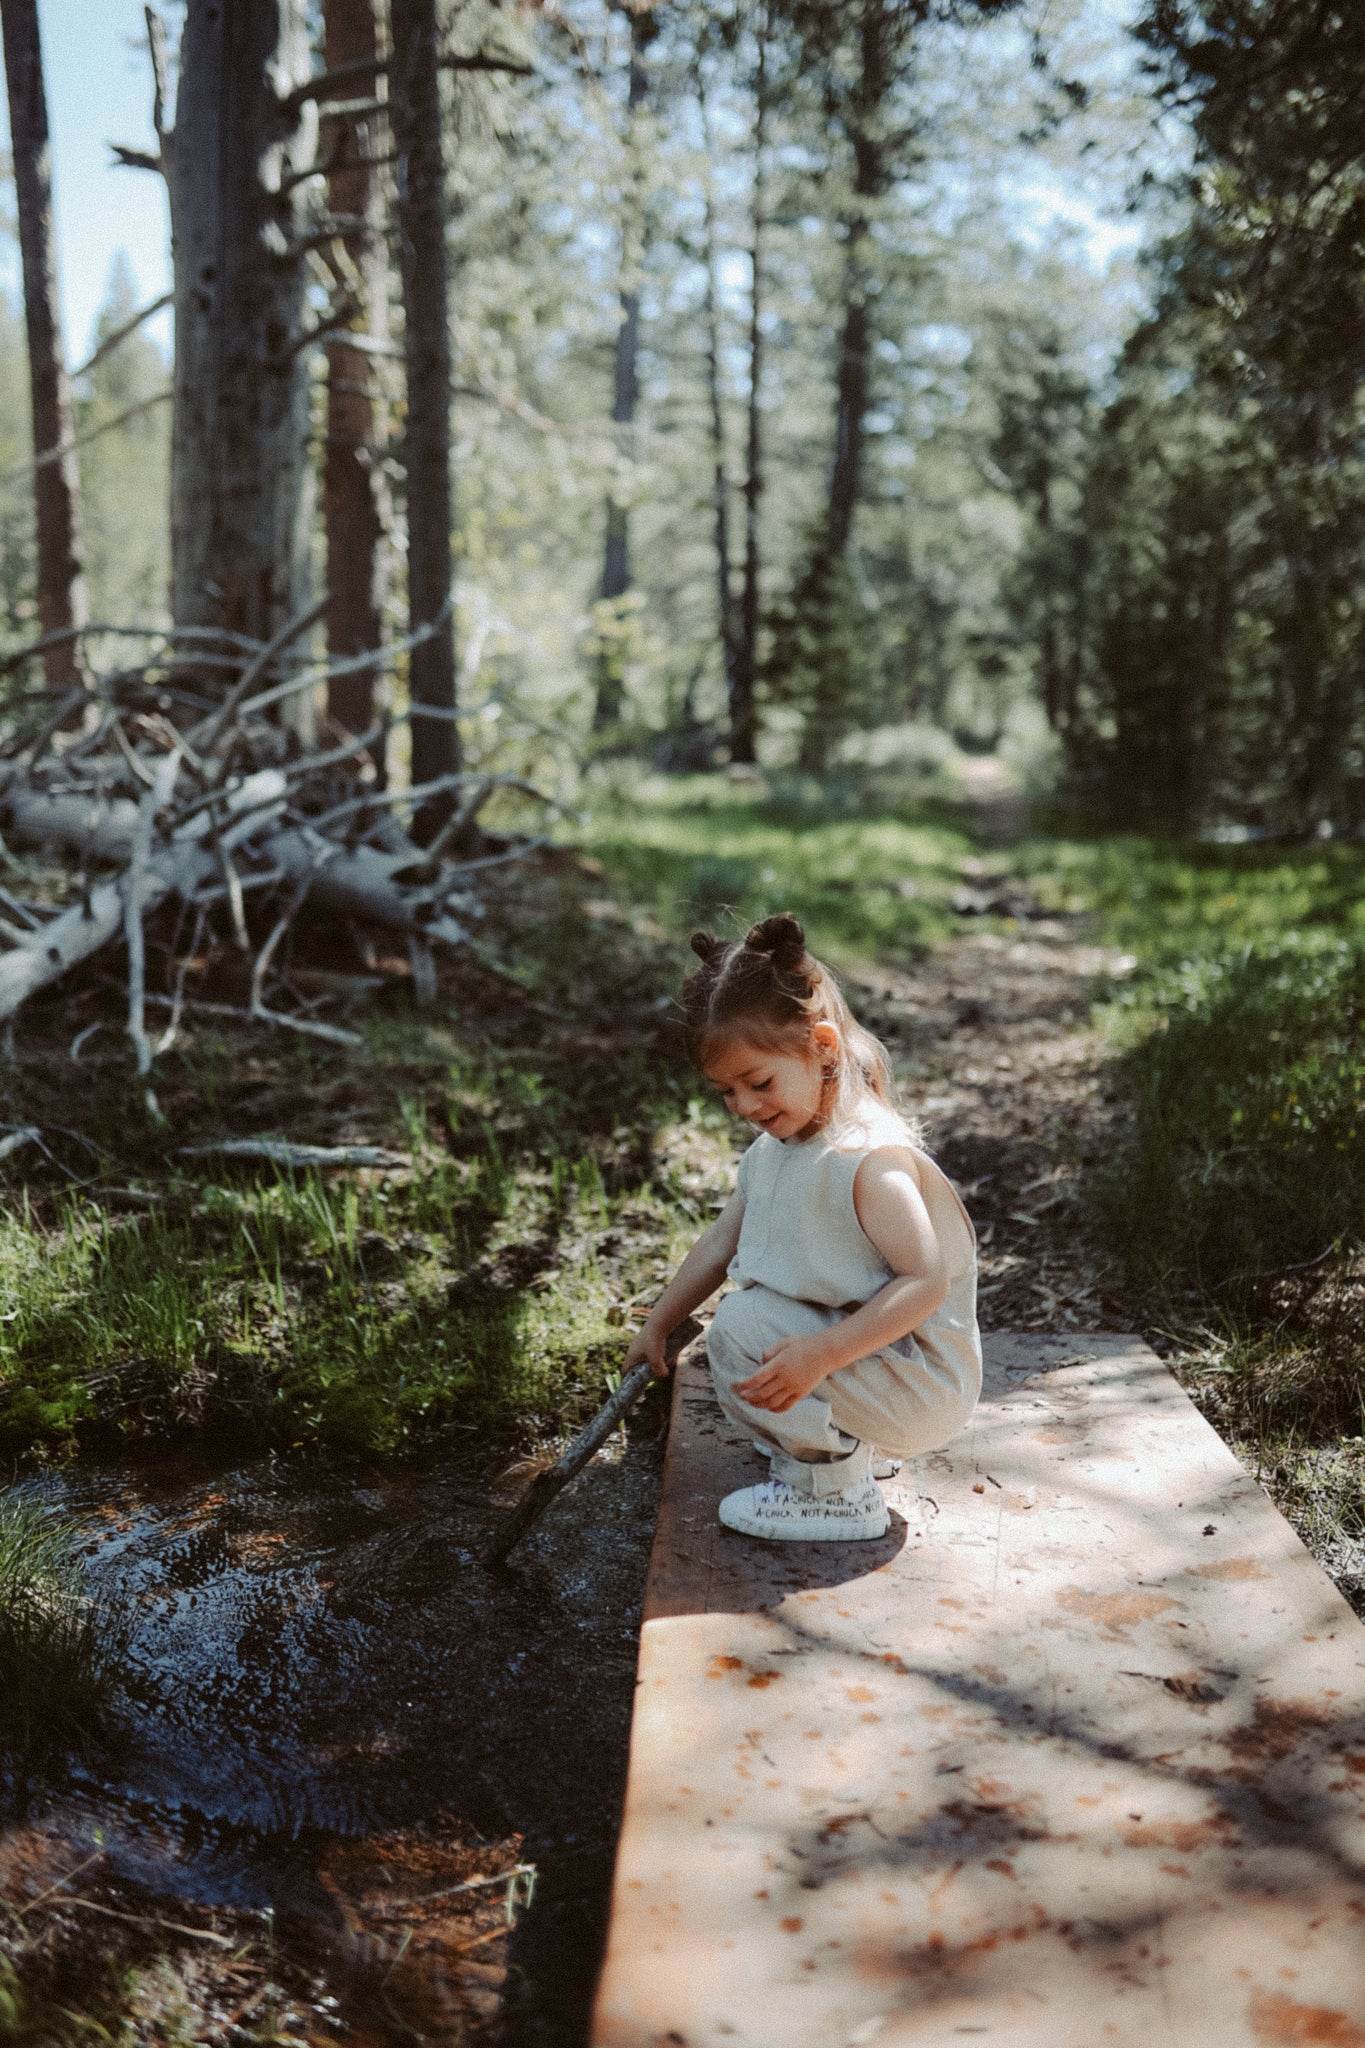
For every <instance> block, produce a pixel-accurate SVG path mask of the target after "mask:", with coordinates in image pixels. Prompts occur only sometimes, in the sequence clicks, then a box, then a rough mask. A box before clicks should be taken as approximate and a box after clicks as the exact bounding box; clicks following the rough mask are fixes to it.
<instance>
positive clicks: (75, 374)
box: [71, 292, 175, 630]
mask: <svg viewBox="0 0 1365 2048" xmlns="http://www.w3.org/2000/svg"><path fill="white" fill-rule="evenodd" d="M174 303H175V293H174V292H163V293H162V294H161V297H160V298H159V299H153V300H152V302H151V304H150V305H149V306H143V307H142V308H141V309H140V310H139V311H138V312H136V313H134V314H133V316H132V318H131V320H125V321H124V323H123V325H122V326H121V327H116V328H115V329H114V331H113V333H112V334H106V335H105V337H104V340H103V341H102V342H101V343H100V345H99V347H98V348H97V349H96V350H95V353H94V354H93V355H92V356H87V357H86V359H85V361H84V362H83V363H82V364H81V366H80V368H79V370H73V371H72V372H71V376H72V380H73V382H74V381H75V380H76V379H78V378H80V377H88V376H89V375H90V372H91V371H92V370H97V369H98V368H99V366H100V364H101V363H102V362H103V361H104V359H105V357H106V356H111V355H112V354H113V353H114V350H115V349H116V348H119V347H120V346H121V345H122V344H123V343H124V342H125V341H127V339H128V337H129V335H130V334H136V333H137V330H138V328H139V327H141V325H142V323H143V322H144V320H150V319H151V317H152V315H153V314H154V313H159V312H160V311H161V309H162V307H163V306H171V305H174ZM87 630H88V629H87Z"/></svg>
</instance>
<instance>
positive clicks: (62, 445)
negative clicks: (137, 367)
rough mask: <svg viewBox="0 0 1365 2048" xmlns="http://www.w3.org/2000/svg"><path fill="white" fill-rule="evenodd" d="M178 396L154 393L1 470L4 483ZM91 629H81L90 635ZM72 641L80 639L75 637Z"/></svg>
mask: <svg viewBox="0 0 1365 2048" xmlns="http://www.w3.org/2000/svg"><path fill="white" fill-rule="evenodd" d="M174 396H175V394H174V392H173V391H172V390H171V388H170V386H169V385H167V387H166V389H165V390H164V391H154V392H153V393H152V395H151V397H150V398H139V400H138V401H137V404H136V405H125V406H124V408H123V410H122V412H116V413H113V414H111V416H110V417H109V418H108V419H107V420H101V421H100V423H99V425H98V426H97V427H87V428H86V430H85V432H84V433H83V434H71V435H69V436H68V438H67V439H66V440H65V441H59V442H58V443H57V445H56V447H55V448H44V450H43V452H42V454H41V455H30V456H26V457H25V459H24V460H23V461H22V462H13V463H11V464H10V466H9V468H8V469H0V483H4V484H11V483H18V482H19V480H20V479H21V478H22V477H26V476H32V475H33V472H34V471H35V470H36V469H47V468H48V467H49V466H50V464H52V463H54V462H63V461H65V459H66V457H67V456H68V455H74V454H75V452H76V450H77V449H78V448H88V447H89V445H90V443H91V442H92V441H98V440H99V439H100V438H101V436H102V435H104V434H112V433H113V432H114V431H115V429H116V428H118V427H126V426H127V424H128V422H129V420H135V419H140V418H141V416H142V414H143V413H144V412H151V411H153V410H154V408H155V407H156V406H158V405H169V404H170V402H171V399H172V398H173V397H174ZM89 630H90V629H89V627H88V626H87V627H83V628H81V629H80V631H81V632H83V633H88V632H89ZM71 637H73V638H74V637H76V636H75V634H74V633H73V634H72V636H71Z"/></svg>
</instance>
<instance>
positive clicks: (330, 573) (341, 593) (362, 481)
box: [322, 0, 388, 733]
mask: <svg viewBox="0 0 1365 2048" xmlns="http://www.w3.org/2000/svg"><path fill="white" fill-rule="evenodd" d="M323 51H324V63H325V67H326V69H327V70H329V71H331V70H334V69H336V68H337V67H338V66H339V65H344V64H351V63H364V62H365V61H367V60H373V59H374V58H376V57H377V56H378V55H379V37H378V31H377V24H376V21H375V6H374V0H326V10H325V26H324V45H323ZM380 119H381V117H380V116H379V115H376V114H359V115H356V114H343V115H336V116H332V117H330V118H329V117H327V116H326V115H325V113H324V124H325V126H324V133H325V135H326V137H327V154H328V157H329V161H330V164H331V169H330V171H329V174H328V180H327V202H328V205H329V207H330V209H331V211H332V213H333V214H334V215H337V216H339V217H340V218H341V219H343V220H345V221H347V222H364V223H365V225H364V226H356V227H347V228H346V229H345V230H344V231H343V233H342V234H341V236H340V244H341V248H342V250H343V251H344V255H345V258H346V263H345V272H346V274H345V276H339V277H338V286H339V288H340V289H341V290H342V291H345V292H348V294H349V298H350V303H351V308H352V313H351V321H350V324H351V326H352V328H354V329H355V330H356V331H357V332H358V333H361V334H363V335H364V336H365V337H366V338H367V339H369V340H372V341H375V342H378V343H382V342H383V341H384V340H385V339H386V335H387V327H388V321H387V311H388V294H387V290H386V277H385V268H386V266H385V260H384V257H385V251H384V229H383V222H382V220H381V219H380V217H379V199H380V193H379V180H378V177H377V175H376V172H375V169H374V160H375V158H377V157H378V156H379V155H380V154H381V153H382V152H381V148H380V142H379V129H380ZM375 377H376V365H375V360H374V358H373V356H372V355H370V354H369V353H367V352H366V350H365V349H364V348H363V347H359V346H357V345H356V344H355V343H354V342H352V341H350V340H348V339H347V338H346V337H345V336H338V337H336V338H335V339H333V340H332V341H330V342H329V343H328V345H327V447H326V454H325V457H324V460H323V475H322V502H323V524H324V527H325V531H326V536H327V590H328V593H329V596H328V604H327V650H328V653H329V654H330V656H331V657H332V659H333V660H340V659H341V658H342V657H343V656H346V655H352V654H363V653H365V652H366V650H367V649H369V648H371V647H378V646H379V644H380V640H381V636H382V633H383V596H384V568H385V557H384V537H385V525H386V521H385V517H384V511H385V507H384V502H383V497H382V495H381V493H382V483H383V472H382V470H381V469H380V467H379V464H378V462H377V460H375V454H376V443H377V442H378V441H379V440H380V439H381V438H382V435H381V432H380V418H379V412H380V408H379V407H377V405H376V402H375V395H374V387H375ZM374 680H375V679H374V673H373V671H372V670H364V671H362V672H361V673H360V674H358V675H351V676H340V677H338V678H337V679H336V681H334V682H332V683H329V685H328V690H327V709H328V711H329V712H330V713H331V715H332V717H333V718H334V719H336V721H337V722H338V724H340V725H343V726H344V727H345V728H346V730H347V731H348V732H353V733H362V732H366V731H368V730H369V727H370V725H371V723H372V721H373V717H374Z"/></svg>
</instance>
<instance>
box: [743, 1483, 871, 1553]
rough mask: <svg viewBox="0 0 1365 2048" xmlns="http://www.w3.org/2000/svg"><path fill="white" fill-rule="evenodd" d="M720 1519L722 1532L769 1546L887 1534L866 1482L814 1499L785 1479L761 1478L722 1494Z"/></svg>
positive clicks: (853, 1540) (855, 1539)
mask: <svg viewBox="0 0 1365 2048" xmlns="http://www.w3.org/2000/svg"><path fill="white" fill-rule="evenodd" d="M720 1518H721V1521H722V1522H723V1523H724V1524H725V1526H726V1528H727V1529H737V1530H738V1531H739V1533H740V1535H741V1536H761V1537H763V1539H764V1540H765V1541H766V1542H768V1543H862V1542H866V1541H867V1540H868V1539H869V1538H870V1537H874V1536H884V1535H885V1534H886V1531H887V1528H888V1526H889V1524H890V1521H891V1511H890V1509H889V1508H888V1507H887V1505H886V1502H885V1501H884V1500H883V1499H882V1496H881V1491H880V1489H879V1488H878V1487H877V1486H875V1485H874V1484H873V1482H872V1481H871V1480H870V1479H865V1480H864V1481H863V1482H862V1484H861V1485H860V1486H850V1487H849V1488H848V1489H847V1490H846V1491H845V1492H843V1493H827V1494H825V1495H824V1496H823V1497H822V1498H818V1499H817V1497H816V1496H815V1495H814V1494H810V1493H798V1492H797V1491H796V1488H795V1487H794V1486H788V1484H787V1482H786V1480H785V1479H765V1480H764V1481H763V1483H762V1485H761V1486H741V1487H740V1489H739V1491H738V1492H737V1493H727V1494H726V1496H725V1498H724V1500H723V1501H722V1502H721V1504H720Z"/></svg>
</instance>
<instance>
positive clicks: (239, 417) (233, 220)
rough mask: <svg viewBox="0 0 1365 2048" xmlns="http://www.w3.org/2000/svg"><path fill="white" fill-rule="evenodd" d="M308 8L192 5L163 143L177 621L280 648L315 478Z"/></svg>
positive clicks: (283, 1)
mask: <svg viewBox="0 0 1365 2048" xmlns="http://www.w3.org/2000/svg"><path fill="white" fill-rule="evenodd" d="M310 68H311V66H310V60H309V48H308V10H307V6H306V0H235V4H232V5H224V4H223V0H188V6H187V9H186V15H185V26H184V31H183V33H182V36H181V41H180V83H179V88H178V91H177V94H176V110H175V132H174V134H173V135H170V136H167V137H166V138H164V141H163V151H162V154H163V160H164V163H165V168H166V176H167V183H168V186H169V190H170V202H171V246H172V255H173V259H174V271H175V423H174V427H173V430H172V439H171V584H172V604H173V608H174V612H175V619H176V623H177V625H182V626H222V627H226V628H227V629H229V630H230V631H233V632H238V633H248V634H250V635H252V636H253V637H254V638H255V639H258V640H268V639H270V638H271V637H272V635H273V634H274V633H276V632H277V631H278V630H279V628H280V627H281V626H282V625H283V624H284V623H285V621H286V620H287V619H289V618H290V617H292V616H294V615H296V614H297V612H298V611H299V609H300V608H301V606H302V605H303V604H304V602H305V601H306V596H307V591H308V584H309V561H308V536H309V527H310V517H309V515H310V511H311V507H310V504H309V502H308V501H309V494H310V482H311V469H310V465H309V462H308V437H309V406H308V397H309V393H308V365H307V351H306V347H305V345H304V336H303V323H304V310H305V302H304V281H303V266H302V262H301V260H300V247H299V245H300V243H301V241H302V238H303V236H304V234H305V233H306V221H305V217H304V199H303V187H302V184H301V183H300V182H299V181H298V179H297V178H296V177H295V176H294V175H293V174H294V173H296V172H299V171H301V170H303V169H305V168H306V167H307V165H308V164H310V163H311V162H312V160H313V156H314V149H315V139H316V128H317V122H316V116H315V114H314V113H313V111H312V108H311V106H310V105H309V103H308V102H307V101H304V100H299V99H295V98H293V97H291V94H292V92H293V89H294V88H295V87H298V86H301V85H302V84H303V83H304V82H305V81H306V79H307V77H308V75H309V71H310Z"/></svg>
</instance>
